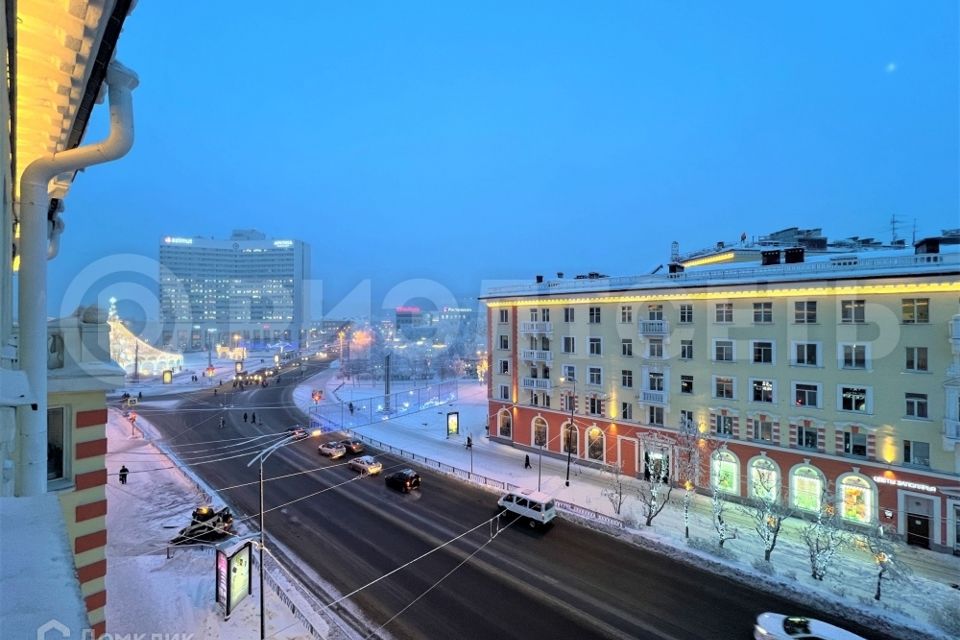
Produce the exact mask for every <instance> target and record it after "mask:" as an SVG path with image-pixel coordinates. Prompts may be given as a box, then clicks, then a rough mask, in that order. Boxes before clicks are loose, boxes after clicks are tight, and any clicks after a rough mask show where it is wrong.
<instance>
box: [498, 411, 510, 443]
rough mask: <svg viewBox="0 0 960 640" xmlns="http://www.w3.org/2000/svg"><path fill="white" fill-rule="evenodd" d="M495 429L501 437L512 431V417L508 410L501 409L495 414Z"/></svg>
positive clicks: (505, 436) (507, 435)
mask: <svg viewBox="0 0 960 640" xmlns="http://www.w3.org/2000/svg"><path fill="white" fill-rule="evenodd" d="M497 431H498V432H499V433H500V436H501V437H502V438H509V437H510V436H511V434H512V433H513V419H512V418H511V417H510V412H509V411H501V412H499V413H498V414H497Z"/></svg>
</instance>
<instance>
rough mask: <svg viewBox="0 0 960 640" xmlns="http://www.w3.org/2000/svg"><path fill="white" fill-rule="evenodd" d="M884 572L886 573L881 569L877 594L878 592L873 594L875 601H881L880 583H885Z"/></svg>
mask: <svg viewBox="0 0 960 640" xmlns="http://www.w3.org/2000/svg"><path fill="white" fill-rule="evenodd" d="M884 571H885V570H884V569H880V572H879V573H877V592H876V593H875V594H873V599H874V600H879V599H880V582H881V581H883V572H884Z"/></svg>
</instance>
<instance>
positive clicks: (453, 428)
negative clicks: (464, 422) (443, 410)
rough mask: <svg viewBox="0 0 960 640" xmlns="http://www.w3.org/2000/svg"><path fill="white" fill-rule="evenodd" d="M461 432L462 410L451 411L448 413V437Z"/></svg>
mask: <svg viewBox="0 0 960 640" xmlns="http://www.w3.org/2000/svg"><path fill="white" fill-rule="evenodd" d="M459 433H460V412H459V411H449V412H448V413H447V437H448V438H449V437H450V436H455V435H458V434H459Z"/></svg>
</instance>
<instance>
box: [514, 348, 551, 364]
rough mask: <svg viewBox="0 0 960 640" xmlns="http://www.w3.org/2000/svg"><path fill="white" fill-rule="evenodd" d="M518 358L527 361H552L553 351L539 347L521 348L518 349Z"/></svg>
mask: <svg viewBox="0 0 960 640" xmlns="http://www.w3.org/2000/svg"><path fill="white" fill-rule="evenodd" d="M520 358H522V359H523V360H526V361H528V362H552V361H553V353H552V352H550V351H541V350H539V349H523V350H521V351H520Z"/></svg>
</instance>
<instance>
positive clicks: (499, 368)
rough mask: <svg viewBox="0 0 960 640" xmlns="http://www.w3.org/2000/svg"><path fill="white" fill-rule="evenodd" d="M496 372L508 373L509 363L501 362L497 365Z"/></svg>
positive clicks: (506, 361) (507, 361)
mask: <svg viewBox="0 0 960 640" xmlns="http://www.w3.org/2000/svg"><path fill="white" fill-rule="evenodd" d="M497 371H498V372H499V373H501V374H504V373H510V361H509V360H501V361H500V362H499V363H498V365H497Z"/></svg>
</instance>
